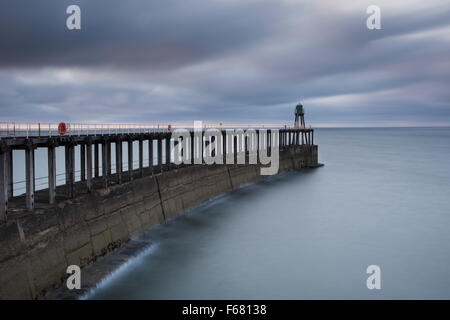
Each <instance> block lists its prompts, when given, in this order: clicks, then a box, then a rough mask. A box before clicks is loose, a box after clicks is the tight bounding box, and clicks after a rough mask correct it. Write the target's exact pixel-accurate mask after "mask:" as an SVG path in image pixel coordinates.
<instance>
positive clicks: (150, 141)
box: [148, 139, 153, 175]
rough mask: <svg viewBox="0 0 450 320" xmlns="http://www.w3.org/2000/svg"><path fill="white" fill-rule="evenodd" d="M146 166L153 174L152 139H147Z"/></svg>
mask: <svg viewBox="0 0 450 320" xmlns="http://www.w3.org/2000/svg"><path fill="white" fill-rule="evenodd" d="M148 168H149V169H150V174H151V175H153V139H148Z"/></svg>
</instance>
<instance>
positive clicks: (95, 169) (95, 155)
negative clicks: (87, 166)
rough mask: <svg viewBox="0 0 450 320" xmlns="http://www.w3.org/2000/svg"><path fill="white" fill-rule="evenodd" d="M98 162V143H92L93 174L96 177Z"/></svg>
mask: <svg viewBox="0 0 450 320" xmlns="http://www.w3.org/2000/svg"><path fill="white" fill-rule="evenodd" d="M99 164H100V159H99V155H98V143H94V174H95V177H96V178H97V177H99V176H100V170H99Z"/></svg>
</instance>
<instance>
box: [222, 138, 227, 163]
mask: <svg viewBox="0 0 450 320" xmlns="http://www.w3.org/2000/svg"><path fill="white" fill-rule="evenodd" d="M222 148H223V163H224V164H226V163H227V133H226V131H225V130H223V131H222Z"/></svg>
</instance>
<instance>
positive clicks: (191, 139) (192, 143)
mask: <svg viewBox="0 0 450 320" xmlns="http://www.w3.org/2000/svg"><path fill="white" fill-rule="evenodd" d="M190 141H191V164H193V165H194V164H195V162H194V159H195V155H196V151H195V135H194V132H193V131H192V132H191V138H190Z"/></svg>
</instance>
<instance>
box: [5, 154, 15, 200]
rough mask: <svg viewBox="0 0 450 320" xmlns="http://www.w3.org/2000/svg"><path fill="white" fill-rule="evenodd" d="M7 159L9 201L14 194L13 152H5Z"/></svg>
mask: <svg viewBox="0 0 450 320" xmlns="http://www.w3.org/2000/svg"><path fill="white" fill-rule="evenodd" d="M6 154H7V159H6V161H7V162H8V167H7V168H6V174H7V176H8V177H7V178H8V179H7V184H8V199H11V198H12V197H13V194H14V183H13V151H12V150H9V151H7V153H6Z"/></svg>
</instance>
